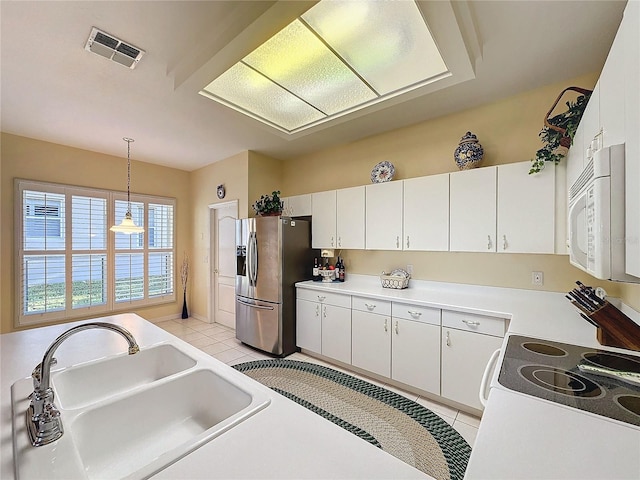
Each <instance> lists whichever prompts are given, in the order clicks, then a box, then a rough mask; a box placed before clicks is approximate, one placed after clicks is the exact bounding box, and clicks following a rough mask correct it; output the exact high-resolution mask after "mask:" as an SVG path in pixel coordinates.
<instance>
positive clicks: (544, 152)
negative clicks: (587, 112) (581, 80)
mask: <svg viewBox="0 0 640 480" xmlns="http://www.w3.org/2000/svg"><path fill="white" fill-rule="evenodd" d="M590 96H591V94H585V95H580V96H579V97H578V98H577V99H576V101H575V102H571V101H569V102H567V103H566V105H567V111H565V112H563V113H561V114H558V115H556V116H555V117H551V118H550V119H549V123H550V124H551V125H554V126H556V127H559V128H563V129H566V133H565V134H564V135H563V134H562V133H560V132H558V131H557V130H553V129H551V128H549V127H547V126H546V125H545V126H544V127H543V128H542V130H541V131H540V134H539V135H538V136H539V137H540V140H541V141H542V142H543V143H545V146H544V147H542V148H541V149H540V150H538V151H537V152H536V157H535V158H534V159H533V160H531V169H530V170H529V174H530V175H531V174H533V173H539V172H540V171H541V170H542V169H543V168H544V165H545V162H553V163H556V164H557V163H558V162H559V161H560V160H562V158H563V157H564V154H563V153H562V152H558V151H557V149H558V147H559V146H560V140H562V137H565V136H566V137H569V139H571V144H572V145H573V137H574V136H575V134H576V130H577V129H578V125H579V124H580V119H581V118H582V114H583V113H584V109H585V108H586V106H587V103H588V102H589V97H590Z"/></svg>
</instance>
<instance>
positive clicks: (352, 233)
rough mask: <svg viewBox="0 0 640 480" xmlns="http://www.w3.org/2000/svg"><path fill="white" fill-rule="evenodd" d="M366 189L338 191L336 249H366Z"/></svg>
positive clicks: (356, 188) (357, 188)
mask: <svg viewBox="0 0 640 480" xmlns="http://www.w3.org/2000/svg"><path fill="white" fill-rule="evenodd" d="M364 202H365V187H364V186H362V187H353V188H342V189H340V190H337V191H336V204H337V207H336V226H337V228H336V230H337V231H336V234H337V243H336V248H352V249H364V246H365V243H364V238H365V236H364V231H365V206H364Z"/></svg>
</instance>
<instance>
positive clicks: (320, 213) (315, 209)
mask: <svg viewBox="0 0 640 480" xmlns="http://www.w3.org/2000/svg"><path fill="white" fill-rule="evenodd" d="M311 215H312V216H313V221H312V222H311V246H312V247H313V248H335V247H336V191H335V190H330V191H328V192H317V193H312V194H311Z"/></svg>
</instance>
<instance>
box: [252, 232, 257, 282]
mask: <svg viewBox="0 0 640 480" xmlns="http://www.w3.org/2000/svg"><path fill="white" fill-rule="evenodd" d="M257 280H258V239H257V237H256V232H251V284H252V285H255V284H256V281H257Z"/></svg>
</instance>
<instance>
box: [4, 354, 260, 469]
mask: <svg viewBox="0 0 640 480" xmlns="http://www.w3.org/2000/svg"><path fill="white" fill-rule="evenodd" d="M51 385H52V388H53V390H54V392H55V400H54V403H55V404H56V406H57V407H58V409H59V410H60V413H61V419H62V423H63V427H64V434H63V436H62V437H61V438H60V439H58V440H57V441H55V442H53V443H51V444H49V445H44V446H39V447H34V446H32V445H31V443H30V441H29V438H28V433H27V427H26V418H25V415H26V413H25V412H26V411H27V407H28V406H29V399H28V396H29V395H30V393H31V392H32V391H33V383H32V380H31V378H28V379H24V380H19V381H18V382H16V383H14V384H13V385H12V387H11V395H12V398H11V400H12V407H13V412H12V414H13V444H14V462H15V470H16V478H18V479H21V480H30V479H36V478H46V479H51V480H54V479H65V480H66V479H69V478H74V479H76V478H86V479H98V478H100V479H105V478H127V479H143V478H149V477H150V476H152V475H154V474H155V473H157V472H159V471H160V470H162V469H163V468H166V467H167V466H169V465H171V464H172V463H175V462H176V461H178V460H180V459H181V458H183V457H184V456H185V455H187V454H189V453H191V452H192V451H194V450H195V449H197V448H199V447H201V446H202V445H204V444H205V443H207V442H210V441H211V440H213V439H216V438H217V437H219V436H220V435H221V434H222V433H224V432H225V431H227V430H229V429H230V428H233V427H234V426H235V425H237V424H238V423H240V422H242V421H244V420H246V419H247V418H249V417H250V416H251V415H253V414H254V413H256V412H258V411H259V410H261V409H263V408H265V407H266V406H267V405H268V404H269V403H270V397H269V395H268V393H267V392H265V390H264V389H262V387H261V386H254V384H253V382H252V381H251V380H250V379H248V378H245V377H244V376H243V375H242V374H240V373H239V372H235V371H229V370H228V369H227V368H226V367H225V366H223V365H217V364H216V362H215V361H203V360H202V359H200V360H198V356H197V355H190V354H189V353H187V352H185V351H183V350H182V349H181V348H180V345H179V344H172V343H163V344H159V345H155V346H151V347H147V348H142V349H141V350H140V352H139V353H137V354H135V355H127V354H122V355H116V356H112V357H107V358H104V359H101V360H96V361H93V362H88V363H85V364H81V365H77V366H73V367H69V368H66V369H63V370H59V371H56V372H52V374H51ZM220 441H222V440H220Z"/></svg>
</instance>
